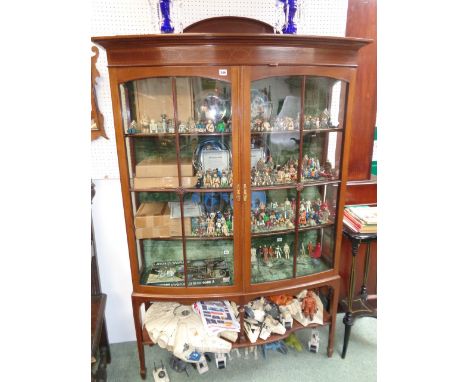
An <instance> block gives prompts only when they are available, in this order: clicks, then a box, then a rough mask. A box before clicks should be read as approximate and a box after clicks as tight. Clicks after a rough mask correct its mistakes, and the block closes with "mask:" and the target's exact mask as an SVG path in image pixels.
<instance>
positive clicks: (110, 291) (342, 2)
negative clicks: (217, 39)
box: [91, 0, 348, 343]
mask: <svg viewBox="0 0 468 382" xmlns="http://www.w3.org/2000/svg"><path fill="white" fill-rule="evenodd" d="M183 3H184V9H183V14H182V17H181V20H182V23H183V25H184V26H187V25H189V24H191V23H194V22H196V21H199V20H201V19H204V18H208V17H215V16H242V17H250V18H256V19H259V20H261V21H264V22H267V23H269V24H273V23H274V18H275V16H274V6H273V4H274V0H256V1H246V0H239V1H235V2H233V1H228V0H217V1H214V0H213V1H198V0H184V2H183ZM153 4H154V1H152V0H150V1H144V0H131V1H130V0H128V1H124V0H94V1H93V3H92V14H91V34H92V35H93V36H105V35H123V34H152V33H157V31H156V29H155V23H154V18H152V17H151V9H152V7H151V5H153ZM347 6H348V2H347V0H334V1H331V0H308V1H305V6H304V13H303V18H304V22H303V27H302V28H301V27H299V30H298V32H299V33H301V34H311V35H328V36H344V35H345V30H346V14H347ZM106 65H107V60H106V55H105V51H103V50H101V49H100V55H99V59H98V61H97V68H98V70H99V72H100V73H101V77H100V79H99V80H98V87H97V98H98V104H99V108H100V110H101V112H102V114H103V115H104V126H105V130H106V133H107V136H108V137H109V139H108V140H106V139H104V138H99V139H98V140H96V141H94V142H92V144H91V160H92V172H91V177H92V179H93V180H94V183H95V184H96V196H95V198H94V201H93V206H92V213H93V219H94V228H95V234H96V247H97V251H98V260H99V268H100V275H101V286H102V290H103V292H104V293H106V294H107V295H108V300H107V307H106V317H107V326H108V334H109V340H110V342H111V343H117V342H125V341H134V340H135V332H134V326H133V316H132V310H131V301H130V295H131V292H132V286H131V276H130V264H129V258H128V251H127V242H126V233H125V223H124V217H123V206H122V200H121V194H120V181H119V172H118V164H117V153H116V147H115V133H114V128H113V116H112V102H111V97H110V89H109V78H108V72H107V67H106Z"/></svg>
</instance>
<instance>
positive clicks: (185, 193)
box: [92, 33, 369, 377]
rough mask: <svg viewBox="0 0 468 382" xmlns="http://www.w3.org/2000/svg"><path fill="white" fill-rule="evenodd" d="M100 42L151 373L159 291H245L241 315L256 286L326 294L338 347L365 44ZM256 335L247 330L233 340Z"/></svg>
mask: <svg viewBox="0 0 468 382" xmlns="http://www.w3.org/2000/svg"><path fill="white" fill-rule="evenodd" d="M92 41H93V42H94V43H96V44H98V45H100V46H102V47H104V48H105V49H106V51H107V59H108V66H109V76H110V86H111V93H112V103H113V115H114V123H115V133H116V142H117V152H118V161H119V168H120V178H121V188H122V198H123V205H124V211H125V222H126V232H127V240H128V250H129V255H130V265H131V274H132V281H133V294H132V303H133V311H134V319H135V328H136V336H137V343H138V350H139V357H140V372H141V375H142V376H143V377H144V376H145V373H146V368H145V358H144V347H143V346H144V345H145V344H148V345H150V344H151V341H150V340H149V337H148V336H147V333H145V330H144V328H142V317H141V314H140V311H141V305H142V304H144V305H145V307H146V308H147V307H148V306H149V304H150V302H151V301H179V302H181V303H191V302H194V301H197V300H213V299H219V300H230V301H235V302H236V303H237V304H238V306H239V308H240V311H241V314H240V317H241V320H242V316H243V314H242V312H243V309H242V306H243V305H244V304H246V303H247V302H249V301H251V300H253V299H255V298H257V297H259V296H269V295H278V294H295V293H297V292H300V291H301V290H304V289H309V290H317V291H318V290H327V291H329V293H328V295H327V297H328V299H327V301H328V302H327V304H326V308H327V311H326V312H325V314H324V317H325V319H324V325H329V339H328V355H329V356H331V355H332V353H333V340H334V332H335V323H336V311H337V304H338V294H339V293H338V291H339V286H340V276H339V272H338V270H339V262H340V242H341V230H342V212H343V205H344V200H345V199H344V193H345V189H346V179H347V172H348V169H347V163H348V152H349V147H348V146H349V137H350V132H351V125H350V121H351V112H352V109H353V95H354V86H355V75H356V67H357V52H358V50H359V48H361V47H362V46H364V45H366V44H367V43H369V40H365V39H358V38H339V37H317V36H292V35H271V34H217V33H214V34H196V33H187V34H180V35H141V36H109V37H94V38H92ZM324 288H325V289H324ZM300 328H302V326H301V325H299V324H296V323H295V325H294V326H293V328H292V329H290V330H288V331H287V333H286V334H285V335H284V336H278V335H272V336H271V337H270V338H269V339H268V340H267V341H261V342H262V343H264V342H271V341H276V340H278V339H279V338H284V337H286V336H287V335H289V334H290V332H291V331H294V330H297V329H300ZM251 345H252V344H251V343H250V342H249V341H248V340H247V338H246V337H245V336H244V335H242V334H241V335H240V336H239V339H238V341H237V342H236V343H234V344H233V347H242V346H251Z"/></svg>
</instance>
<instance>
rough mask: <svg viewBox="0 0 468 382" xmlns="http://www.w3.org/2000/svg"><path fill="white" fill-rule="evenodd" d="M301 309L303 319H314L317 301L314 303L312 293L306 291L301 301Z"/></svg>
mask: <svg viewBox="0 0 468 382" xmlns="http://www.w3.org/2000/svg"><path fill="white" fill-rule="evenodd" d="M301 309H302V311H303V313H304V317H306V318H307V317H309V318H310V319H311V320H313V319H314V314H315V313H316V312H317V301H315V297H314V292H312V291H307V295H306V297H304V299H303V300H302V304H301Z"/></svg>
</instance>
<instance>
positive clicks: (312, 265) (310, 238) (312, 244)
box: [296, 226, 335, 276]
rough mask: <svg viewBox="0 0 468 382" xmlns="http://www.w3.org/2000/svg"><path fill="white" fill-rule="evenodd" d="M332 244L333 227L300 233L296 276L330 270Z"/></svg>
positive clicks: (333, 240)
mask: <svg viewBox="0 0 468 382" xmlns="http://www.w3.org/2000/svg"><path fill="white" fill-rule="evenodd" d="M334 243H335V230H334V228H333V226H330V227H326V228H319V229H313V230H308V231H303V232H300V233H299V251H298V257H297V260H296V276H307V275H311V274H314V273H318V272H323V271H327V270H329V269H332V268H333V259H334V256H333V254H334V250H335V246H334Z"/></svg>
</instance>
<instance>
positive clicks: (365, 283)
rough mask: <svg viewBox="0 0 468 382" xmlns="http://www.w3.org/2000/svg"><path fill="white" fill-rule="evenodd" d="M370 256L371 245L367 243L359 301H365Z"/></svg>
mask: <svg viewBox="0 0 468 382" xmlns="http://www.w3.org/2000/svg"><path fill="white" fill-rule="evenodd" d="M370 254H371V243H370V242H369V243H367V247H366V259H365V264H364V280H363V281H362V286H361V299H362V301H367V279H368V277H369V266H370Z"/></svg>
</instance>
